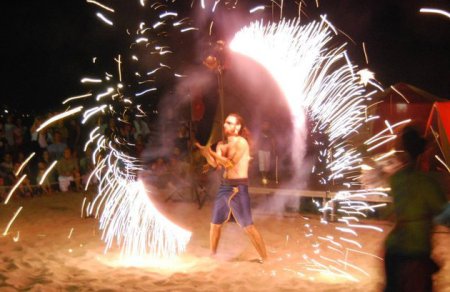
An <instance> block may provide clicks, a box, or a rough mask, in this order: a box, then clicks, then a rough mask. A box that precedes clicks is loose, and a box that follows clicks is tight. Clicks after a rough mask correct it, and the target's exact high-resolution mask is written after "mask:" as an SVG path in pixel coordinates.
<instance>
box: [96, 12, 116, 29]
mask: <svg viewBox="0 0 450 292" xmlns="http://www.w3.org/2000/svg"><path fill="white" fill-rule="evenodd" d="M96 15H97V17H98V18H100V19H101V20H103V22H104V23H106V24H108V25H111V26H112V25H113V22H112V21H111V20H109V19H108V18H106V16H104V15H103V13H101V12H97V13H96Z"/></svg>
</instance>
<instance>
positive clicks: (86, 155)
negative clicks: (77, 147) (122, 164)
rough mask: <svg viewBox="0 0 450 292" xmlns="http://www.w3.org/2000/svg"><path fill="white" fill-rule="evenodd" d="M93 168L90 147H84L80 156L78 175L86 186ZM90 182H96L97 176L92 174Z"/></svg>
mask: <svg viewBox="0 0 450 292" xmlns="http://www.w3.org/2000/svg"><path fill="white" fill-rule="evenodd" d="M94 169H95V165H94V162H93V161H92V147H91V146H89V147H87V148H86V151H85V152H83V157H81V158H80V175H81V184H82V185H83V186H85V187H86V185H87V183H88V180H89V177H91V174H92V172H93V171H94ZM89 182H90V184H96V183H97V177H96V176H95V175H93V176H92V177H91V180H90V181H89Z"/></svg>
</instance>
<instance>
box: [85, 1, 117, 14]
mask: <svg viewBox="0 0 450 292" xmlns="http://www.w3.org/2000/svg"><path fill="white" fill-rule="evenodd" d="M86 2H87V3H92V4H95V5H97V6H99V7H101V8H103V9H105V10H108V11H110V12H114V9H112V8H110V7H108V6H106V5H104V4H101V3H99V2H97V1H93V0H86Z"/></svg>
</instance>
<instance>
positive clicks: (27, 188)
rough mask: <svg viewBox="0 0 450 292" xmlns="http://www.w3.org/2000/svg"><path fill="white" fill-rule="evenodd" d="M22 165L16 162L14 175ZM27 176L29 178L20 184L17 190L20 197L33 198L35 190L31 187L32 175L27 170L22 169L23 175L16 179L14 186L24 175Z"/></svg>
mask: <svg viewBox="0 0 450 292" xmlns="http://www.w3.org/2000/svg"><path fill="white" fill-rule="evenodd" d="M20 165H21V163H19V162H16V163H14V169H13V172H14V174H15V173H16V172H17V171H18V170H19V168H20ZM24 174H26V175H27V176H26V177H25V178H24V179H23V180H22V182H21V183H20V184H19V186H18V188H17V190H18V191H19V194H20V196H22V197H32V196H33V188H32V187H31V183H30V174H29V173H27V172H26V170H25V169H22V171H21V173H20V174H19V175H18V176H17V177H16V179H15V181H14V184H16V183H17V182H18V181H19V180H20V178H21V177H22V175H24Z"/></svg>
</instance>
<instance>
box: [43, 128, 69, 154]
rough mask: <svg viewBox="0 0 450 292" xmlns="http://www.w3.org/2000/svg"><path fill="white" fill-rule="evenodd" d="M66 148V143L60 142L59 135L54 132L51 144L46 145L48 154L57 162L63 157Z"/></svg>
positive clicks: (60, 137)
mask: <svg viewBox="0 0 450 292" xmlns="http://www.w3.org/2000/svg"><path fill="white" fill-rule="evenodd" d="M66 148H67V145H66V143H64V142H62V136H61V133H60V132H58V131H56V132H55V133H54V137H53V143H52V144H50V145H48V147H47V149H48V153H49V154H50V158H51V159H52V160H58V159H61V158H62V157H63V154H64V150H65V149H66Z"/></svg>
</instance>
